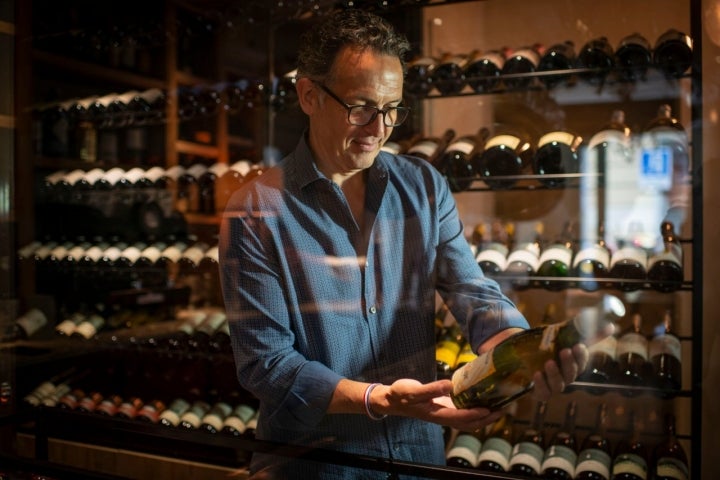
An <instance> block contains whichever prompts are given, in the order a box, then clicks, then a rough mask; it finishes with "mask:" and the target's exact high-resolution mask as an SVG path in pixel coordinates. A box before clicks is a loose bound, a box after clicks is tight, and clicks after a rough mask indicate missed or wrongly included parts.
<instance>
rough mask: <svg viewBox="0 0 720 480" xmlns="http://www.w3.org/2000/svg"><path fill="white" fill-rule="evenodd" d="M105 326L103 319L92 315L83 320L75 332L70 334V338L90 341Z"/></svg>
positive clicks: (94, 314) (95, 314)
mask: <svg viewBox="0 0 720 480" xmlns="http://www.w3.org/2000/svg"><path fill="white" fill-rule="evenodd" d="M104 326H105V319H104V318H103V317H102V316H100V315H98V314H97V313H93V314H91V315H89V316H88V317H87V318H86V319H85V320H83V321H82V322H81V323H80V324H78V326H77V327H75V330H73V332H72V333H71V334H70V336H71V337H72V338H79V339H82V340H90V339H91V338H93V337H94V336H95V335H96V334H97V333H98V332H99V331H100V330H102V328H103V327H104Z"/></svg>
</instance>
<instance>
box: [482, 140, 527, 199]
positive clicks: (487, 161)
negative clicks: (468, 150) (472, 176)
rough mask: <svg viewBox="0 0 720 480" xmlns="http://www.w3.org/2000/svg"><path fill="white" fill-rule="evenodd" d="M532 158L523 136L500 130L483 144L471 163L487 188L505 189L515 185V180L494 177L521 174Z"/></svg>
mask: <svg viewBox="0 0 720 480" xmlns="http://www.w3.org/2000/svg"><path fill="white" fill-rule="evenodd" d="M532 157H533V148H532V144H531V143H530V140H529V138H528V137H527V136H526V135H525V134H522V133H518V132H514V131H512V130H511V129H504V128H500V129H498V130H497V131H496V132H495V133H494V134H493V135H492V136H491V137H490V138H489V139H488V140H487V142H485V146H484V147H483V149H482V150H480V151H479V152H478V154H477V155H476V156H474V157H473V160H472V161H473V163H474V164H475V168H476V170H477V172H478V173H479V174H480V175H481V176H482V177H483V181H484V182H485V183H486V184H487V185H488V187H490V188H493V189H505V188H510V187H512V186H513V185H515V183H516V181H517V179H516V178H502V179H499V178H495V177H513V176H518V175H520V174H522V173H523V171H524V170H525V169H526V167H528V166H529V165H530V162H531V160H532Z"/></svg>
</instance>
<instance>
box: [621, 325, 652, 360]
mask: <svg viewBox="0 0 720 480" xmlns="http://www.w3.org/2000/svg"><path fill="white" fill-rule="evenodd" d="M628 353H633V354H635V355H637V356H639V357H641V358H643V359H645V360H647V358H648V341H647V338H645V336H644V335H642V334H640V333H635V332H628V333H626V334H625V335H623V336H622V337H620V339H619V340H618V343H617V356H618V357H621V356H623V355H626V354H628Z"/></svg>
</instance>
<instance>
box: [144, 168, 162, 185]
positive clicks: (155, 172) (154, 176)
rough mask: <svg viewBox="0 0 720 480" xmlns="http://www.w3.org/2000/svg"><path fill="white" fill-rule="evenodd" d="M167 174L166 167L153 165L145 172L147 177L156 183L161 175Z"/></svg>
mask: <svg viewBox="0 0 720 480" xmlns="http://www.w3.org/2000/svg"><path fill="white" fill-rule="evenodd" d="M164 174H165V169H164V168H162V167H152V168H150V169H148V170H147V171H146V172H145V178H147V179H148V180H149V181H151V182H153V183H155V182H157V181H158V179H159V178H160V177H162V176H163V175H164Z"/></svg>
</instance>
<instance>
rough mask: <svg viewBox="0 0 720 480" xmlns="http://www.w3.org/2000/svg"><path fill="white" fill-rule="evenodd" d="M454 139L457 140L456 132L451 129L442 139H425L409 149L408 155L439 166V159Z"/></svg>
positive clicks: (430, 137)
mask: <svg viewBox="0 0 720 480" xmlns="http://www.w3.org/2000/svg"><path fill="white" fill-rule="evenodd" d="M453 138H455V130H453V129H451V128H449V129H447V130H445V132H444V133H443V134H442V136H440V137H432V136H428V137H423V138H421V139H420V140H418V141H417V142H416V143H414V144H413V145H412V146H411V147H410V148H409V149H408V151H407V154H408V155H411V156H414V157H419V158H422V159H423V160H426V161H427V162H429V163H430V164H432V165H437V161H438V159H439V158H440V156H441V155H442V153H443V152H444V151H445V148H447V146H448V144H449V143H450V142H451V141H452V139H453Z"/></svg>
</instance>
